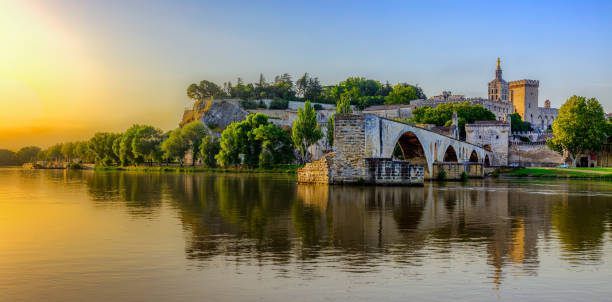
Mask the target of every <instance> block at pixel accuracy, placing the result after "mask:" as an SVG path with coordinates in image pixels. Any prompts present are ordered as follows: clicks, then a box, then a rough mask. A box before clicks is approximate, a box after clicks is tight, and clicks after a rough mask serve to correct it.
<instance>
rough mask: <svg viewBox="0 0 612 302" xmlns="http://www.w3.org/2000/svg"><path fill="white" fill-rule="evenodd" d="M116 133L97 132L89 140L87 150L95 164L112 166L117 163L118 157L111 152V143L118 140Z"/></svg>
mask: <svg viewBox="0 0 612 302" xmlns="http://www.w3.org/2000/svg"><path fill="white" fill-rule="evenodd" d="M119 137H120V134H118V133H108V132H98V133H96V134H94V136H93V137H92V138H91V139H90V140H89V149H90V150H91V152H92V153H93V155H94V160H95V162H96V163H104V164H113V163H118V162H119V157H118V156H117V155H116V154H115V152H114V151H113V143H114V141H115V139H117V138H119Z"/></svg>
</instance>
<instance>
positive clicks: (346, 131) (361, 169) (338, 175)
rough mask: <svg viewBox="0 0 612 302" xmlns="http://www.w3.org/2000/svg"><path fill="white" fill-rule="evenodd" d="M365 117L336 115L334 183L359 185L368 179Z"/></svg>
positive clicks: (361, 115)
mask: <svg viewBox="0 0 612 302" xmlns="http://www.w3.org/2000/svg"><path fill="white" fill-rule="evenodd" d="M365 154H366V152H365V115H363V114H336V116H335V127H334V161H333V162H332V165H331V166H332V171H334V173H333V175H332V180H331V182H332V183H340V184H341V183H359V182H363V181H364V180H365V177H366V163H365Z"/></svg>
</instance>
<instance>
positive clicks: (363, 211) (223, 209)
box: [85, 172, 612, 286]
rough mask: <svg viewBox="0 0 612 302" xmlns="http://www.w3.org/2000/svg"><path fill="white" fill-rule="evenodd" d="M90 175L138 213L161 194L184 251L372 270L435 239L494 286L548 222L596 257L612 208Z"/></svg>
mask: <svg viewBox="0 0 612 302" xmlns="http://www.w3.org/2000/svg"><path fill="white" fill-rule="evenodd" d="M85 179H86V181H87V185H88V191H89V194H90V195H91V196H92V198H93V199H94V200H95V201H97V202H99V203H101V204H106V203H112V202H119V204H121V205H125V206H126V208H128V209H130V210H129V212H130V213H132V214H134V215H151V214H152V213H153V211H155V209H158V208H159V207H160V206H163V205H167V206H169V207H170V208H171V209H172V210H173V211H176V213H177V217H178V219H179V220H180V223H181V225H182V227H183V229H184V230H185V233H186V234H187V236H186V237H187V239H186V249H185V252H186V255H187V258H189V259H192V260H197V261H199V262H200V263H204V261H207V260H209V259H211V258H213V257H218V256H220V257H224V259H226V260H228V261H233V262H236V263H240V262H243V261H253V260H255V261H256V262H257V263H259V265H265V264H268V263H274V264H278V265H280V267H282V266H284V265H287V264H289V263H291V262H292V261H297V262H300V263H302V264H303V265H304V267H306V268H307V267H308V266H309V265H316V263H317V261H314V260H315V259H325V260H320V261H330V259H333V262H334V265H338V266H341V267H343V268H345V269H348V270H351V271H352V270H353V269H355V270H357V271H364V270H365V271H367V270H375V269H377V268H376V267H377V266H379V265H380V263H385V262H387V263H388V262H389V261H395V262H394V263H395V264H394V265H397V266H401V265H419V263H422V261H423V258H425V257H431V256H432V253H434V252H432V251H435V253H436V254H435V257H436V259H451V258H452V256H453V255H457V254H458V255H462V256H465V257H471V256H476V257H477V255H479V254H481V253H484V254H486V262H487V263H488V264H489V268H490V271H489V273H490V274H489V280H491V281H492V282H493V283H495V284H496V286H499V285H500V284H501V282H502V281H503V278H504V276H505V275H507V274H508V273H512V274H515V275H516V274H519V275H521V274H528V275H533V274H535V273H536V272H537V269H538V265H539V263H540V260H539V257H540V255H539V253H538V245H543V244H547V241H548V240H549V239H551V235H550V234H551V228H554V232H552V233H555V232H556V234H558V240H559V242H560V244H561V246H562V248H563V250H564V251H565V252H566V253H567V254H568V255H569V256H568V255H565V256H564V257H565V258H566V259H569V260H571V261H585V260H586V261H599V260H600V259H601V255H602V249H603V245H604V242H605V236H606V232H608V231H609V229H608V228H609V227H608V226H609V225H610V223H611V219H610V217H612V202H610V201H609V200H608V199H609V195H610V194H609V193H610V192H604V193H603V194H601V195H593V196H590V197H588V196H587V197H583V196H580V195H576V194H574V195H572V194H567V192H566V191H567V190H576V188H564V187H560V188H557V189H555V190H553V189H548V191H542V190H536V189H535V187H534V186H533V185H532V184H529V183H521V182H515V183H512V182H498V181H492V180H476V181H470V182H469V183H468V184H467V185H466V184H461V183H453V182H448V183H445V184H438V183H427V184H426V185H425V186H424V187H358V186H327V185H296V184H295V180H294V179H291V178H283V177H278V176H269V175H233V174H204V173H202V174H198V173H195V174H185V173H176V174H174V173H167V174H155V173H142V174H140V173H117V172H110V173H109V172H95V173H91V174H87V175H86V176H85ZM544 187H545V188H548V187H546V186H544ZM542 238H543V239H544V240H543V239H542ZM552 239H555V238H552ZM322 257H325V258H322ZM330 257H331V258H330Z"/></svg>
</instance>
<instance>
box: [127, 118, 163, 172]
mask: <svg viewBox="0 0 612 302" xmlns="http://www.w3.org/2000/svg"><path fill="white" fill-rule="evenodd" d="M161 142H162V131H161V130H159V129H157V128H155V127H153V126H148V125H143V126H140V127H139V128H138V129H137V130H136V133H135V134H134V139H133V140H132V152H133V153H134V156H135V157H142V158H143V159H144V160H146V161H148V162H149V165H152V163H153V161H154V160H155V161H161V158H162V154H163V153H162V151H161Z"/></svg>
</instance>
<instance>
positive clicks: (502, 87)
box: [489, 58, 508, 102]
mask: <svg viewBox="0 0 612 302" xmlns="http://www.w3.org/2000/svg"><path fill="white" fill-rule="evenodd" d="M489 100H494V101H502V102H507V101H508V83H507V82H506V81H504V79H503V78H502V70H501V64H500V61H499V58H497V69H496V70H495V79H493V81H491V82H489Z"/></svg>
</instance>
